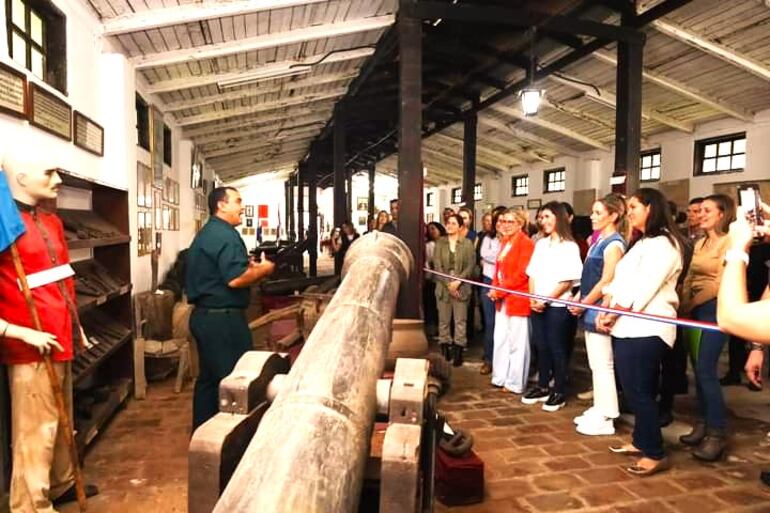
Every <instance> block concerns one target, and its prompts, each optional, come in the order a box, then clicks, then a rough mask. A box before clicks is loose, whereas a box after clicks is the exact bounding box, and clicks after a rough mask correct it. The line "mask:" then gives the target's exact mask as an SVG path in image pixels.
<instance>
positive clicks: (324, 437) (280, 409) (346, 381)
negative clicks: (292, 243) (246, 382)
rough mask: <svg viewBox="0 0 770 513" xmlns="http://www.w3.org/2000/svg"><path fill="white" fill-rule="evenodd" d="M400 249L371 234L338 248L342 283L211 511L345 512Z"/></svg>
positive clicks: (369, 413)
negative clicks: (341, 256) (345, 248)
mask: <svg viewBox="0 0 770 513" xmlns="http://www.w3.org/2000/svg"><path fill="white" fill-rule="evenodd" d="M413 267H414V260H413V259H412V255H411V253H410V252H409V249H408V248H407V246H406V245H405V244H404V243H403V242H402V241H401V240H399V239H398V238H396V237H393V236H391V235H388V234H385V233H382V232H374V233H371V234H369V235H365V236H363V237H361V238H359V239H358V240H357V241H356V242H355V243H354V244H352V245H351V247H350V249H349V250H348V254H347V257H346V259H345V265H344V268H343V276H344V278H343V281H342V284H341V285H340V287H339V289H338V290H337V292H336V294H335V295H334V298H333V299H332V301H331V303H329V306H328V307H327V309H326V311H325V312H324V313H323V315H322V316H321V318H320V319H319V321H318V324H316V327H315V329H313V332H312V333H311V335H310V337H309V338H308V340H307V342H306V344H305V347H304V348H303V350H302V353H301V354H300V356H299V358H298V359H297V361H296V362H295V363H294V365H293V366H292V369H291V371H290V373H289V374H288V376H287V377H286V378H285V384H284V386H283V388H282V389H281V391H280V392H279V393H278V395H277V397H276V398H275V401H274V402H273V404H272V406H271V407H270V409H269V410H268V411H267V413H266V414H265V416H264V418H263V419H262V422H261V423H260V425H259V428H258V430H257V433H256V434H255V435H254V438H253V439H252V441H251V442H250V443H249V446H248V448H247V449H246V452H245V454H244V455H243V458H242V459H241V462H240V464H239V465H238V468H237V469H236V471H235V473H234V474H233V477H232V479H231V480H230V482H229V483H228V485H227V487H226V488H225V491H224V493H223V494H222V496H221V497H220V499H219V501H218V502H217V505H216V508H215V509H214V513H259V512H265V513H267V512H270V513H297V512H302V513H320V512H324V513H343V512H349V513H353V512H355V511H356V510H357V508H358V502H359V497H360V495H361V487H362V485H363V475H364V470H365V466H366V461H367V457H368V447H369V439H370V436H371V430H372V426H373V424H374V417H375V413H376V407H377V405H376V388H377V379H378V378H379V377H380V376H381V375H382V371H383V368H384V366H385V357H386V355H387V351H388V344H389V343H390V337H391V323H392V320H393V313H394V310H395V306H396V301H397V297H398V289H399V285H400V283H402V282H405V280H406V278H407V277H408V276H409V274H410V273H411V272H412V271H413Z"/></svg>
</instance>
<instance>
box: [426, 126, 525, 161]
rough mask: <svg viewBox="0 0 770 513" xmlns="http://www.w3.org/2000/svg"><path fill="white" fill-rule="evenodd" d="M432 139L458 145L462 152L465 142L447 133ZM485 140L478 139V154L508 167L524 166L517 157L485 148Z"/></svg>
mask: <svg viewBox="0 0 770 513" xmlns="http://www.w3.org/2000/svg"><path fill="white" fill-rule="evenodd" d="M432 138H436V139H442V140H444V141H447V142H449V143H450V144H454V145H457V146H458V147H459V148H460V149H461V150H462V148H463V144H464V141H463V140H462V139H461V138H459V137H455V136H453V135H449V134H445V133H441V132H439V133H437V134H435V135H433V136H432ZM483 142H484V139H483V138H481V137H478V136H477V137H476V153H477V154H478V153H483V154H486V155H489V156H490V157H492V158H493V159H496V160H498V161H500V162H502V163H503V164H504V165H506V166H518V165H520V164H523V163H524V161H523V160H521V159H520V158H518V157H517V156H516V155H509V154H507V153H504V152H502V151H497V150H493V149H491V148H488V147H486V146H484V144H483ZM477 158H478V157H477Z"/></svg>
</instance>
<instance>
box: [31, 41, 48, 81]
mask: <svg viewBox="0 0 770 513" xmlns="http://www.w3.org/2000/svg"><path fill="white" fill-rule="evenodd" d="M30 71H31V72H32V74H33V75H35V76H36V77H38V78H39V79H41V80H43V79H45V60H44V58H43V54H42V53H40V52H38V51H37V50H35V49H34V48H33V49H32V69H30Z"/></svg>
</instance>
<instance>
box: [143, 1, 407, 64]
mask: <svg viewBox="0 0 770 513" xmlns="http://www.w3.org/2000/svg"><path fill="white" fill-rule="evenodd" d="M395 20H396V17H395V15H393V14H386V15H384V16H373V17H371V18H359V19H352V20H346V21H340V22H337V23H327V24H324V25H315V26H311V27H303V28H300V29H294V30H287V31H285V32H275V33H272V34H263V35H261V36H256V37H250V38H245V39H236V40H233V41H226V42H223V43H215V44H211V45H204V46H196V47H193V48H184V49H181V50H169V51H166V52H158V53H153V54H149V55H145V56H142V57H134V58H132V59H131V62H132V63H133V64H134V67H135V68H136V69H138V70H143V69H148V68H156V67H158V66H171V65H174V64H184V63H187V62H194V61H202V60H206V59H216V58H217V57H225V56H228V55H234V54H239V53H244V52H254V51H257V50H265V49H267V48H277V47H280V46H287V45H293V44H297V43H306V42H309V41H316V40H318V39H329V38H334V37H340V36H346V35H350V34H358V33H360V32H369V31H372V30H380V29H383V28H386V27H389V26H390V25H392V24H393V23H394V22H395Z"/></svg>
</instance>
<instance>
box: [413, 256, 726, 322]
mask: <svg viewBox="0 0 770 513" xmlns="http://www.w3.org/2000/svg"><path fill="white" fill-rule="evenodd" d="M423 270H424V271H425V272H426V273H430V274H433V275H434V276H438V277H439V278H443V279H445V280H447V281H459V282H462V283H468V284H470V285H473V286H476V287H482V288H487V289H490V290H497V291H498V292H504V293H506V294H511V295H513V296H519V297H524V298H527V299H536V300H537V301H543V302H548V303H552V304H553V303H558V304H560V305H566V306H574V307H577V308H583V309H585V310H596V311H598V312H604V313H611V314H616V315H625V316H627V317H634V318H636V319H643V320H645V321H654V322H662V323H665V324H673V325H675V326H682V327H683V328H694V329H700V330H707V331H720V332H721V331H722V329H721V328H720V327H719V326H718V325H716V324H714V323H712V322H703V321H695V320H692V319H681V318H679V317H665V316H663V315H654V314H648V313H642V312H634V311H631V310H618V309H616V308H609V307H606V306H601V305H589V304H587V303H581V302H579V301H571V300H568V299H558V300H557V299H554V298H552V297H549V296H541V295H538V294H530V293H528V292H521V291H518V290H509V289H506V288H503V287H498V286H495V285H491V284H487V283H481V282H478V281H474V280H469V279H467V278H458V277H457V276H452V275H451V274H446V273H442V272H439V271H435V270H433V269H428V268H427V267H426V268H424V269H423Z"/></svg>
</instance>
